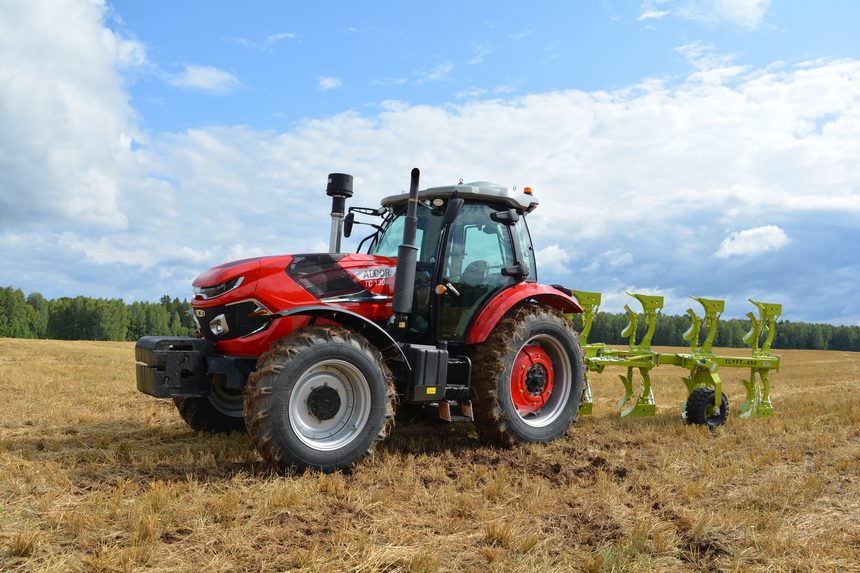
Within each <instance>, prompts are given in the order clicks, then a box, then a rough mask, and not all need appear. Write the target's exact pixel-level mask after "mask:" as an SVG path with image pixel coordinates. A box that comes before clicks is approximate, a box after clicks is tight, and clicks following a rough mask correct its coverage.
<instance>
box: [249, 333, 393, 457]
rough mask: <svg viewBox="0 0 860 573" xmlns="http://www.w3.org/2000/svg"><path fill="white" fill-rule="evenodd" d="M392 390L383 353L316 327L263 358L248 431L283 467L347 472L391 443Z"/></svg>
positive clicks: (352, 336) (253, 380) (252, 381)
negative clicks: (388, 438) (387, 439)
mask: <svg viewBox="0 0 860 573" xmlns="http://www.w3.org/2000/svg"><path fill="white" fill-rule="evenodd" d="M392 387H393V386H392V378H391V372H390V371H389V369H388V367H387V366H386V365H385V363H384V362H383V360H382V356H381V354H380V353H379V351H378V350H377V349H376V348H374V347H373V346H372V345H371V344H370V343H368V342H367V340H365V339H364V338H363V337H362V336H360V335H358V334H356V333H354V332H352V331H350V330H347V329H345V328H343V327H340V326H332V325H316V326H309V327H307V328H303V329H300V330H297V331H296V332H294V333H292V334H291V335H289V336H287V337H284V338H283V339H282V340H280V341H278V342H277V343H276V344H275V345H273V347H272V349H271V350H270V351H269V352H268V353H266V354H264V355H263V356H261V357H260V359H259V361H258V362H257V370H256V371H255V372H254V373H253V374H251V376H250V378H249V379H248V385H247V387H246V388H245V424H246V427H247V429H248V433H249V434H250V436H251V439H252V440H253V442H254V444H255V446H256V447H257V450H258V451H259V452H260V455H262V456H263V458H264V459H265V460H266V461H267V462H269V463H270V464H271V465H273V466H275V467H277V468H281V469H286V470H289V471H292V472H299V471H303V470H305V469H309V468H310V469H317V470H322V471H327V472H328V471H335V470H338V469H344V468H347V467H349V466H351V465H352V464H354V463H355V462H356V461H357V460H359V459H360V458H361V457H363V456H369V455H370V454H371V451H372V449H373V446H374V445H375V443H376V441H377V440H381V439H383V438H384V437H385V435H386V431H387V426H388V423H389V421H390V420H391V419H392V417H393V412H392V401H393V397H394V392H393V390H392Z"/></svg>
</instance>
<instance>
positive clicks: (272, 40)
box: [266, 33, 298, 47]
mask: <svg viewBox="0 0 860 573" xmlns="http://www.w3.org/2000/svg"><path fill="white" fill-rule="evenodd" d="M297 37H298V36H296V35H295V34H287V33H285V34H273V35H271V36H269V37H268V38H266V46H267V47H271V46H273V45H274V44H275V43H277V42H280V41H281V40H284V39H290V40H294V39H296V38H297Z"/></svg>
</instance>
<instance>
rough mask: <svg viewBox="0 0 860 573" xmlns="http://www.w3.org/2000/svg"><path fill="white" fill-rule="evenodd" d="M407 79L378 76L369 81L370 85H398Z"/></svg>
mask: <svg viewBox="0 0 860 573" xmlns="http://www.w3.org/2000/svg"><path fill="white" fill-rule="evenodd" d="M407 81H409V80H408V79H407V78H379V79H376V80H373V81H372V82H370V85H372V86H400V85H403V84H405V83H406V82H407Z"/></svg>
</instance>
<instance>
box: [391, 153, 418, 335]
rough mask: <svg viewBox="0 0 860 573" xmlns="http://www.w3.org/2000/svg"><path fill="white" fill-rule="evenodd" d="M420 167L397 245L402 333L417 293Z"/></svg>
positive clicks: (397, 321) (397, 310)
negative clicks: (400, 241) (416, 233)
mask: <svg viewBox="0 0 860 573" xmlns="http://www.w3.org/2000/svg"><path fill="white" fill-rule="evenodd" d="M419 175H420V171H418V168H417V167H416V168H415V169H413V170H412V181H411V183H410V185H409V203H407V205H406V221H405V225H404V226H403V243H402V244H401V245H400V246H398V247H397V268H396V269H395V271H394V276H395V280H394V301H393V302H392V309H391V310H393V311H394V316H393V319H394V322H393V324H392V326H393V328H394V331H395V332H397V333H402V332H404V331H405V330H406V323H407V321H408V319H409V315H410V314H412V299H413V295H414V294H415V292H414V291H415V266H416V263H417V255H418V247H416V246H415V232H416V229H417V228H418V217H417V215H416V213H417V211H418V177H419Z"/></svg>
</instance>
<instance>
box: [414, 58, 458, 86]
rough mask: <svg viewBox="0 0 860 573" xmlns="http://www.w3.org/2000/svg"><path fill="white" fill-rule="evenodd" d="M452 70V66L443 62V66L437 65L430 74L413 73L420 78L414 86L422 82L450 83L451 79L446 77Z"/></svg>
mask: <svg viewBox="0 0 860 573" xmlns="http://www.w3.org/2000/svg"><path fill="white" fill-rule="evenodd" d="M453 69H454V64H452V63H451V62H445V63H443V64H439V65H438V66H436V67H435V68H433V69H432V70H431V71H430V72H415V75H417V76H420V77H419V79H418V81H416V82H415V83H416V85H421V84H423V83H424V82H428V81H433V82H439V81H444V82H450V81H451V78H449V77H448V73H449V72H450V71H451V70H453Z"/></svg>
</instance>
